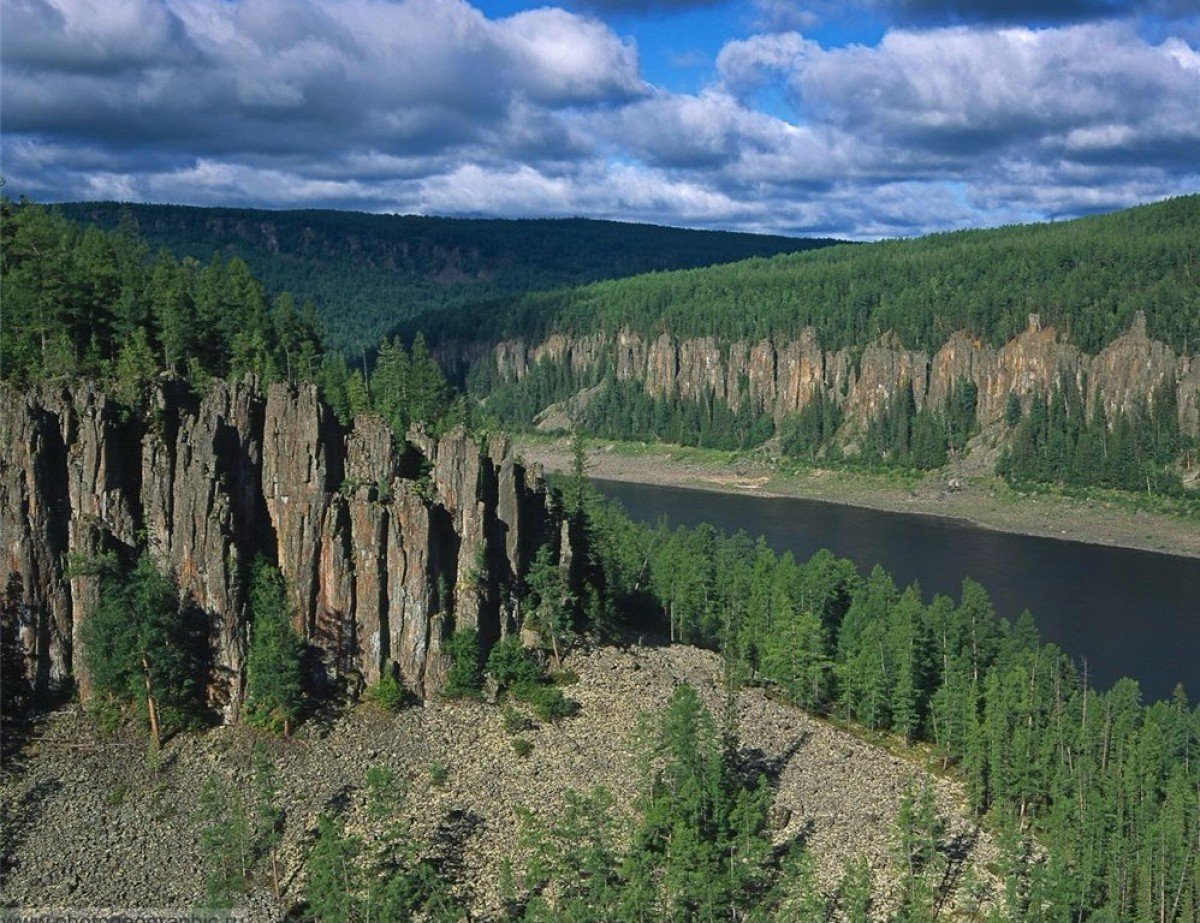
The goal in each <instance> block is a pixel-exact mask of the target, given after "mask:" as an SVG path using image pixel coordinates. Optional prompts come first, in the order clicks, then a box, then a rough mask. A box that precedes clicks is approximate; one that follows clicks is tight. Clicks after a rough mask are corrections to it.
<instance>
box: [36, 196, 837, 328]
mask: <svg viewBox="0 0 1200 923" xmlns="http://www.w3.org/2000/svg"><path fill="white" fill-rule="evenodd" d="M58 207H59V208H60V209H61V211H62V212H63V214H64V215H65V216H67V217H68V218H72V219H74V220H78V221H87V222H95V223H96V224H98V225H100V226H101V227H103V228H113V227H115V226H117V225H118V224H119V223H120V222H121V221H122V220H123V216H125V215H127V216H128V218H127V219H126V220H131V221H132V223H133V224H134V226H136V228H137V229H138V231H139V232H140V235H141V237H142V238H143V239H144V240H145V241H146V242H147V243H148V244H149V245H150V246H151V248H152V249H154V250H158V249H160V248H161V249H166V250H169V251H170V252H171V253H172V254H174V255H175V256H176V257H178V258H183V257H188V256H190V257H194V258H195V259H198V260H200V261H201V262H208V261H209V260H210V259H211V258H212V256H213V254H214V253H217V254H220V256H221V257H222V258H228V257H231V256H240V257H241V258H242V259H244V260H245V261H246V263H247V264H248V265H249V267H250V270H251V271H252V272H253V273H254V275H255V276H257V277H258V278H259V279H261V280H262V282H263V283H264V284H265V285H266V287H267V288H268V290H270V291H272V292H282V291H290V292H292V293H293V295H294V296H295V297H296V299H297V301H298V302H303V301H307V300H310V299H311V300H312V301H313V302H314V303H315V305H316V308H317V313H318V315H319V317H320V318H321V319H322V321H324V324H325V327H326V329H327V331H328V340H329V345H330V346H331V347H334V348H338V349H343V350H352V351H357V350H359V349H370V348H373V347H375V346H378V345H379V341H380V339H381V337H382V336H383V335H384V334H386V333H387V332H389V331H390V330H391V329H393V328H394V327H396V326H397V325H398V324H400V323H401V322H403V321H405V320H408V319H409V318H412V317H414V316H416V315H423V314H433V315H436V314H438V313H441V312H442V311H445V310H446V309H448V308H456V307H462V306H465V305H468V304H472V303H476V302H479V301H480V300H486V299H493V298H495V297H497V296H512V295H514V294H518V293H524V292H530V291H538V290H543V289H552V288H559V287H564V286H574V285H580V284H583V283H588V282H595V281H597V280H600V279H612V278H617V277H622V276H631V275H635V274H638V273H646V272H651V271H656V270H665V269H680V268H691V267H699V266H710V265H713V264H716V263H728V262H731V261H734V260H743V259H746V258H748V257H764V256H772V255H775V254H778V253H784V252H794V251H799V250H808V249H812V248H814V247H821V246H827V245H829V244H831V243H836V241H831V240H806V239H794V238H787V237H768V236H760V235H754V234H734V233H727V232H718V231H689V230H683V229H679V228H666V227H655V226H653V225H644V224H622V223H618V222H614V221H591V220H585V219H576V218H572V219H563V220H549V219H528V220H475V219H465V218H425V217H417V216H413V215H403V216H400V215H368V214H362V213H358V212H338V211H262V210H254V209H243V208H189V207H183V206H176V205H137V204H121V203H116V202H81V203H69V204H65V205H60V206H58Z"/></svg>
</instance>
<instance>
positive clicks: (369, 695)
mask: <svg viewBox="0 0 1200 923" xmlns="http://www.w3.org/2000/svg"><path fill="white" fill-rule="evenodd" d="M365 695H366V699H367V701H368V702H371V703H372V704H374V705H376V706H377V707H379V708H382V709H383V710H384V711H399V710H400V707H401V706H402V705H403V704H404V699H405V692H404V687H403V686H401V685H400V682H399V680H397V679H396V677H395V675H394V674H393V673H392V672H391V671H390V670H385V671H384V672H383V673H380V674H379V680H378V681H377V682H374V683H372V684H371V685H370V686H368V687H367V691H366V693H365Z"/></svg>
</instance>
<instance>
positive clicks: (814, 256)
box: [422, 195, 1200, 354]
mask: <svg viewBox="0 0 1200 923" xmlns="http://www.w3.org/2000/svg"><path fill="white" fill-rule="evenodd" d="M1197 220H1200V196H1195V195H1193V196H1183V197H1180V198H1175V199H1168V200H1166V201H1163V202H1159V203H1156V204H1153V205H1144V206H1139V207H1137V208H1131V209H1127V210H1125V211H1121V212H1116V213H1114V214H1110V215H1098V216H1091V217H1087V218H1079V219H1076V220H1073V221H1062V222H1052V223H1046V224H1036V225H1027V226H1021V227H1008V228H998V229H993V230H975V231H957V232H953V233H947V234H932V235H929V236H927V237H921V238H917V239H913V240H894V241H880V242H876V243H870V244H862V245H855V246H848V245H843V246H835V247H824V248H821V249H817V250H813V251H810V252H805V253H795V254H786V255H780V256H775V257H772V258H769V259H763V258H758V259H750V260H744V261H742V262H738V263H730V264H727V265H720V266H710V267H708V268H704V269H690V270H680V271H676V272H665V273H653V274H647V275H641V276H636V277H632V278H627V279H617V280H613V281H606V282H598V283H594V284H592V285H589V286H582V287H578V288H572V289H564V290H561V291H553V292H536V293H531V294H527V295H522V296H519V297H517V298H514V299H509V300H508V301H499V302H497V303H493V304H489V305H479V306H477V307H475V308H469V309H467V310H466V311H456V312H453V313H452V314H446V315H445V316H443V317H441V318H439V317H437V316H429V317H426V318H423V319H422V324H423V329H425V331H426V334H427V335H428V336H429V337H430V338H431V339H435V338H440V337H442V336H445V337H446V338H459V339H461V338H464V337H465V338H466V339H470V340H484V341H490V342H496V341H499V340H502V339H509V338H516V337H520V338H524V339H525V340H526V341H527V342H540V341H541V340H543V339H544V338H545V337H546V336H548V335H549V334H551V333H564V334H576V335H584V334H589V333H597V332H599V333H604V334H608V335H610V336H611V335H614V334H616V333H617V332H618V331H619V330H621V329H624V328H628V329H630V330H633V331H634V332H637V333H640V334H641V335H642V336H643V337H644V338H645V339H648V340H652V339H654V338H655V337H657V336H659V335H660V334H663V333H667V334H670V335H671V336H673V337H676V338H677V339H685V338H688V337H702V336H707V337H714V338H716V339H717V340H718V341H724V342H732V341H734V340H739V339H745V340H759V339H763V338H773V339H775V340H777V341H786V340H790V339H795V338H796V336H797V335H798V334H799V333H800V332H801V330H802V329H804V328H805V327H812V328H813V329H814V330H815V331H816V335H817V339H818V341H819V342H820V343H821V345H822V346H823V347H824V348H825V349H841V348H842V347H848V348H851V349H853V348H855V347H859V348H861V347H863V346H865V345H867V344H868V343H871V342H874V341H875V340H877V339H878V338H879V337H880V335H882V334H885V333H889V332H890V333H894V334H896V335H897V336H898V337H899V338H900V340H901V342H903V344H904V345H905V346H906V347H907V348H910V349H922V350H925V351H926V352H929V353H933V352H935V351H936V350H937V349H939V348H940V347H941V346H942V344H943V343H945V342H946V340H947V338H948V337H949V336H950V334H952V333H954V332H955V331H957V330H966V331H967V332H969V333H971V334H973V335H975V336H977V337H979V338H980V339H982V340H984V341H986V342H988V343H990V344H991V345H992V346H997V347H998V346H1000V345H1001V344H1003V343H1004V342H1006V341H1008V340H1010V339H1012V338H1013V337H1014V336H1016V335H1017V334H1018V333H1020V332H1021V331H1022V330H1024V329H1025V327H1026V324H1027V319H1028V315H1029V312H1030V310H1036V311H1038V312H1039V313H1040V315H1041V317H1042V320H1043V322H1044V323H1046V324H1048V325H1053V326H1054V327H1057V328H1058V329H1060V330H1062V331H1064V332H1065V333H1066V334H1067V335H1068V337H1069V338H1070V340H1071V342H1073V343H1075V344H1076V345H1078V346H1079V347H1080V348H1081V349H1083V350H1084V351H1085V352H1088V353H1091V354H1095V353H1096V352H1098V351H1099V350H1100V349H1101V348H1102V347H1104V346H1105V345H1106V344H1108V343H1109V342H1111V341H1112V340H1113V339H1115V338H1116V337H1118V336H1119V335H1121V334H1122V333H1124V332H1125V331H1126V330H1128V329H1129V327H1130V325H1131V323H1132V322H1133V319H1134V317H1135V315H1136V314H1137V312H1138V311H1143V312H1144V313H1145V316H1146V321H1147V333H1148V334H1149V336H1151V337H1153V338H1155V339H1158V340H1162V341H1163V342H1165V343H1168V344H1169V345H1170V346H1171V348H1172V349H1174V350H1175V351H1176V352H1177V353H1185V354H1192V353H1194V352H1195V351H1196V349H1197V344H1200V310H1198V309H1197V307H1198V304H1200V279H1198V278H1197V275H1196V272H1195V265H1196V260H1197V257H1198V256H1200V253H1198V247H1200V244H1197V240H1196V234H1195V227H1196V223H1197Z"/></svg>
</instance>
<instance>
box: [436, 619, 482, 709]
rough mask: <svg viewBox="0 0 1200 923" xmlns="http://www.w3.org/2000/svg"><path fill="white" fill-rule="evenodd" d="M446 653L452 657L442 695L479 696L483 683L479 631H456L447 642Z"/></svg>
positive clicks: (448, 696)
mask: <svg viewBox="0 0 1200 923" xmlns="http://www.w3.org/2000/svg"><path fill="white" fill-rule="evenodd" d="M446 653H447V654H448V655H449V657H450V672H449V673H448V674H447V676H446V686H445V688H444V689H442V695H443V696H445V697H446V698H448V699H457V698H462V697H463V696H471V697H474V696H478V695H479V691H480V687H481V686H482V685H483V670H482V665H481V663H480V654H479V632H477V631H475V630H474V629H464V630H463V631H456V632H455V633H454V634H453V635H451V636H450V640H449V641H447V642H446Z"/></svg>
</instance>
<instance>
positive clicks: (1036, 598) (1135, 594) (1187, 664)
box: [596, 481, 1200, 701]
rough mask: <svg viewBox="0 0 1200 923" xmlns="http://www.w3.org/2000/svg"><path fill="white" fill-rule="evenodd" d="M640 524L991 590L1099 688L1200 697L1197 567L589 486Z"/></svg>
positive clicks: (860, 513) (878, 516)
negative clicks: (1027, 616)
mask: <svg viewBox="0 0 1200 923" xmlns="http://www.w3.org/2000/svg"><path fill="white" fill-rule="evenodd" d="M596 486H597V487H598V488H599V489H600V490H601V491H602V492H603V493H604V494H605V495H607V496H609V497H614V498H616V499H618V500H620V501H621V503H622V504H623V505H624V507H625V509H626V510H627V511H628V512H629V514H630V515H631V516H632V517H633V518H634V519H636V520H638V521H641V522H645V523H649V524H654V523H655V522H657V521H658V520H659V519H660V518H662V517H665V518H666V520H667V522H668V524H670V525H671V526H672V527H674V526H677V525H685V526H694V525H698V524H699V523H702V522H708V523H712V524H713V525H714V526H716V527H717V528H718V529H721V530H723V531H725V532H735V531H737V530H738V529H743V530H745V531H746V532H747V533H749V534H750V535H752V536H756V537H757V536H759V535H762V536H764V537H765V538H766V540H767V542H768V543H769V544H770V545H771V547H773V548H774V549H775V550H777V551H780V552H783V551H791V552H792V554H793V555H795V557H796V559H797V560H800V561H803V560H805V559H807V558H808V557H809V556H810V555H812V554H813V552H815V551H817V550H818V549H820V548H828V549H829V550H830V551H832V552H833V553H834V554H836V555H838V556H840V557H845V558H849V559H850V560H852V561H854V562H855V563H856V564H857V565H858V567H859V569H860V570H862V571H863V572H864V573H866V572H867V571H869V570H870V569H871V567H873V566H874V565H875V564H882V565H883V566H884V568H886V569H887V570H888V571H889V572H890V573H891V575H892V577H893V578H894V579H895V581H896V583H897V584H898V585H899V586H901V587H903V586H905V585H907V584H909V583H911V582H912V581H914V580H919V581H920V582H921V589H922V591H923V593H924V595H925V598H926V600H928V599H929V598H931V597H932V596H933V594H934V593H945V594H947V595H950V596H953V597H954V598H956V599H957V598H958V596H959V590H960V588H961V585H962V580H963V578H964V577H971V578H973V579H975V580H977V581H979V582H980V583H981V584H983V586H984V587H986V588H987V590H988V593H989V594H990V595H991V598H992V603H993V604H994V605H995V607H996V614H997V615H999V616H1001V617H1004V618H1008V619H1010V620H1015V619H1016V617H1017V616H1018V615H1019V614H1020V613H1021V610H1023V609H1026V608H1028V609H1029V610H1030V611H1031V612H1032V613H1033V615H1034V620H1035V621H1036V622H1037V625H1038V628H1039V629H1040V631H1041V634H1042V639H1043V641H1053V642H1054V643H1055V644H1057V645H1058V646H1059V647H1061V648H1062V649H1063V650H1065V651H1067V652H1068V653H1069V654H1072V655H1073V656H1074V657H1075V658H1076V659H1077V660H1079V659H1086V662H1087V669H1088V675H1089V677H1090V678H1091V680H1092V681H1093V684H1094V685H1097V686H1099V687H1100V688H1106V687H1108V686H1109V685H1111V684H1112V682H1113V681H1114V680H1116V679H1117V678H1119V677H1121V676H1131V677H1133V678H1134V679H1136V680H1138V682H1139V683H1140V684H1141V687H1142V693H1143V696H1144V698H1145V699H1146V700H1147V701H1150V700H1152V699H1157V698H1166V697H1168V696H1170V694H1171V690H1172V689H1173V688H1174V687H1175V684H1176V683H1180V682H1181V683H1183V684H1184V686H1185V688H1186V689H1187V691H1188V693H1189V698H1190V699H1191V700H1192V701H1195V699H1196V698H1197V697H1198V696H1200V559H1196V558H1185V557H1179V556H1175V555H1168V554H1156V553H1154V552H1148V551H1133V550H1129V549H1126V548H1110V547H1105V546H1103V545H1087V544H1084V543H1082V542H1069V541H1059V540H1057V539H1049V538H1036V537H1032V536H1026V535H1015V534H1012V533H1007V532H993V531H989V530H987V529H979V528H975V527H973V526H970V525H965V524H963V523H962V522H958V521H954V520H950V519H939V518H936V517H930V516H913V515H908V514H904V513H884V512H878V511H875V510H866V509H861V508H859V507H853V506H843V505H839V504H834V503H822V502H817V501H812V500H794V499H779V498H772V497H753V496H742V495H733V494H722V493H717V492H714V491H706V490H688V489H684V488H678V487H655V486H651V485H645V484H626V483H621V482H617V481H596Z"/></svg>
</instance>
